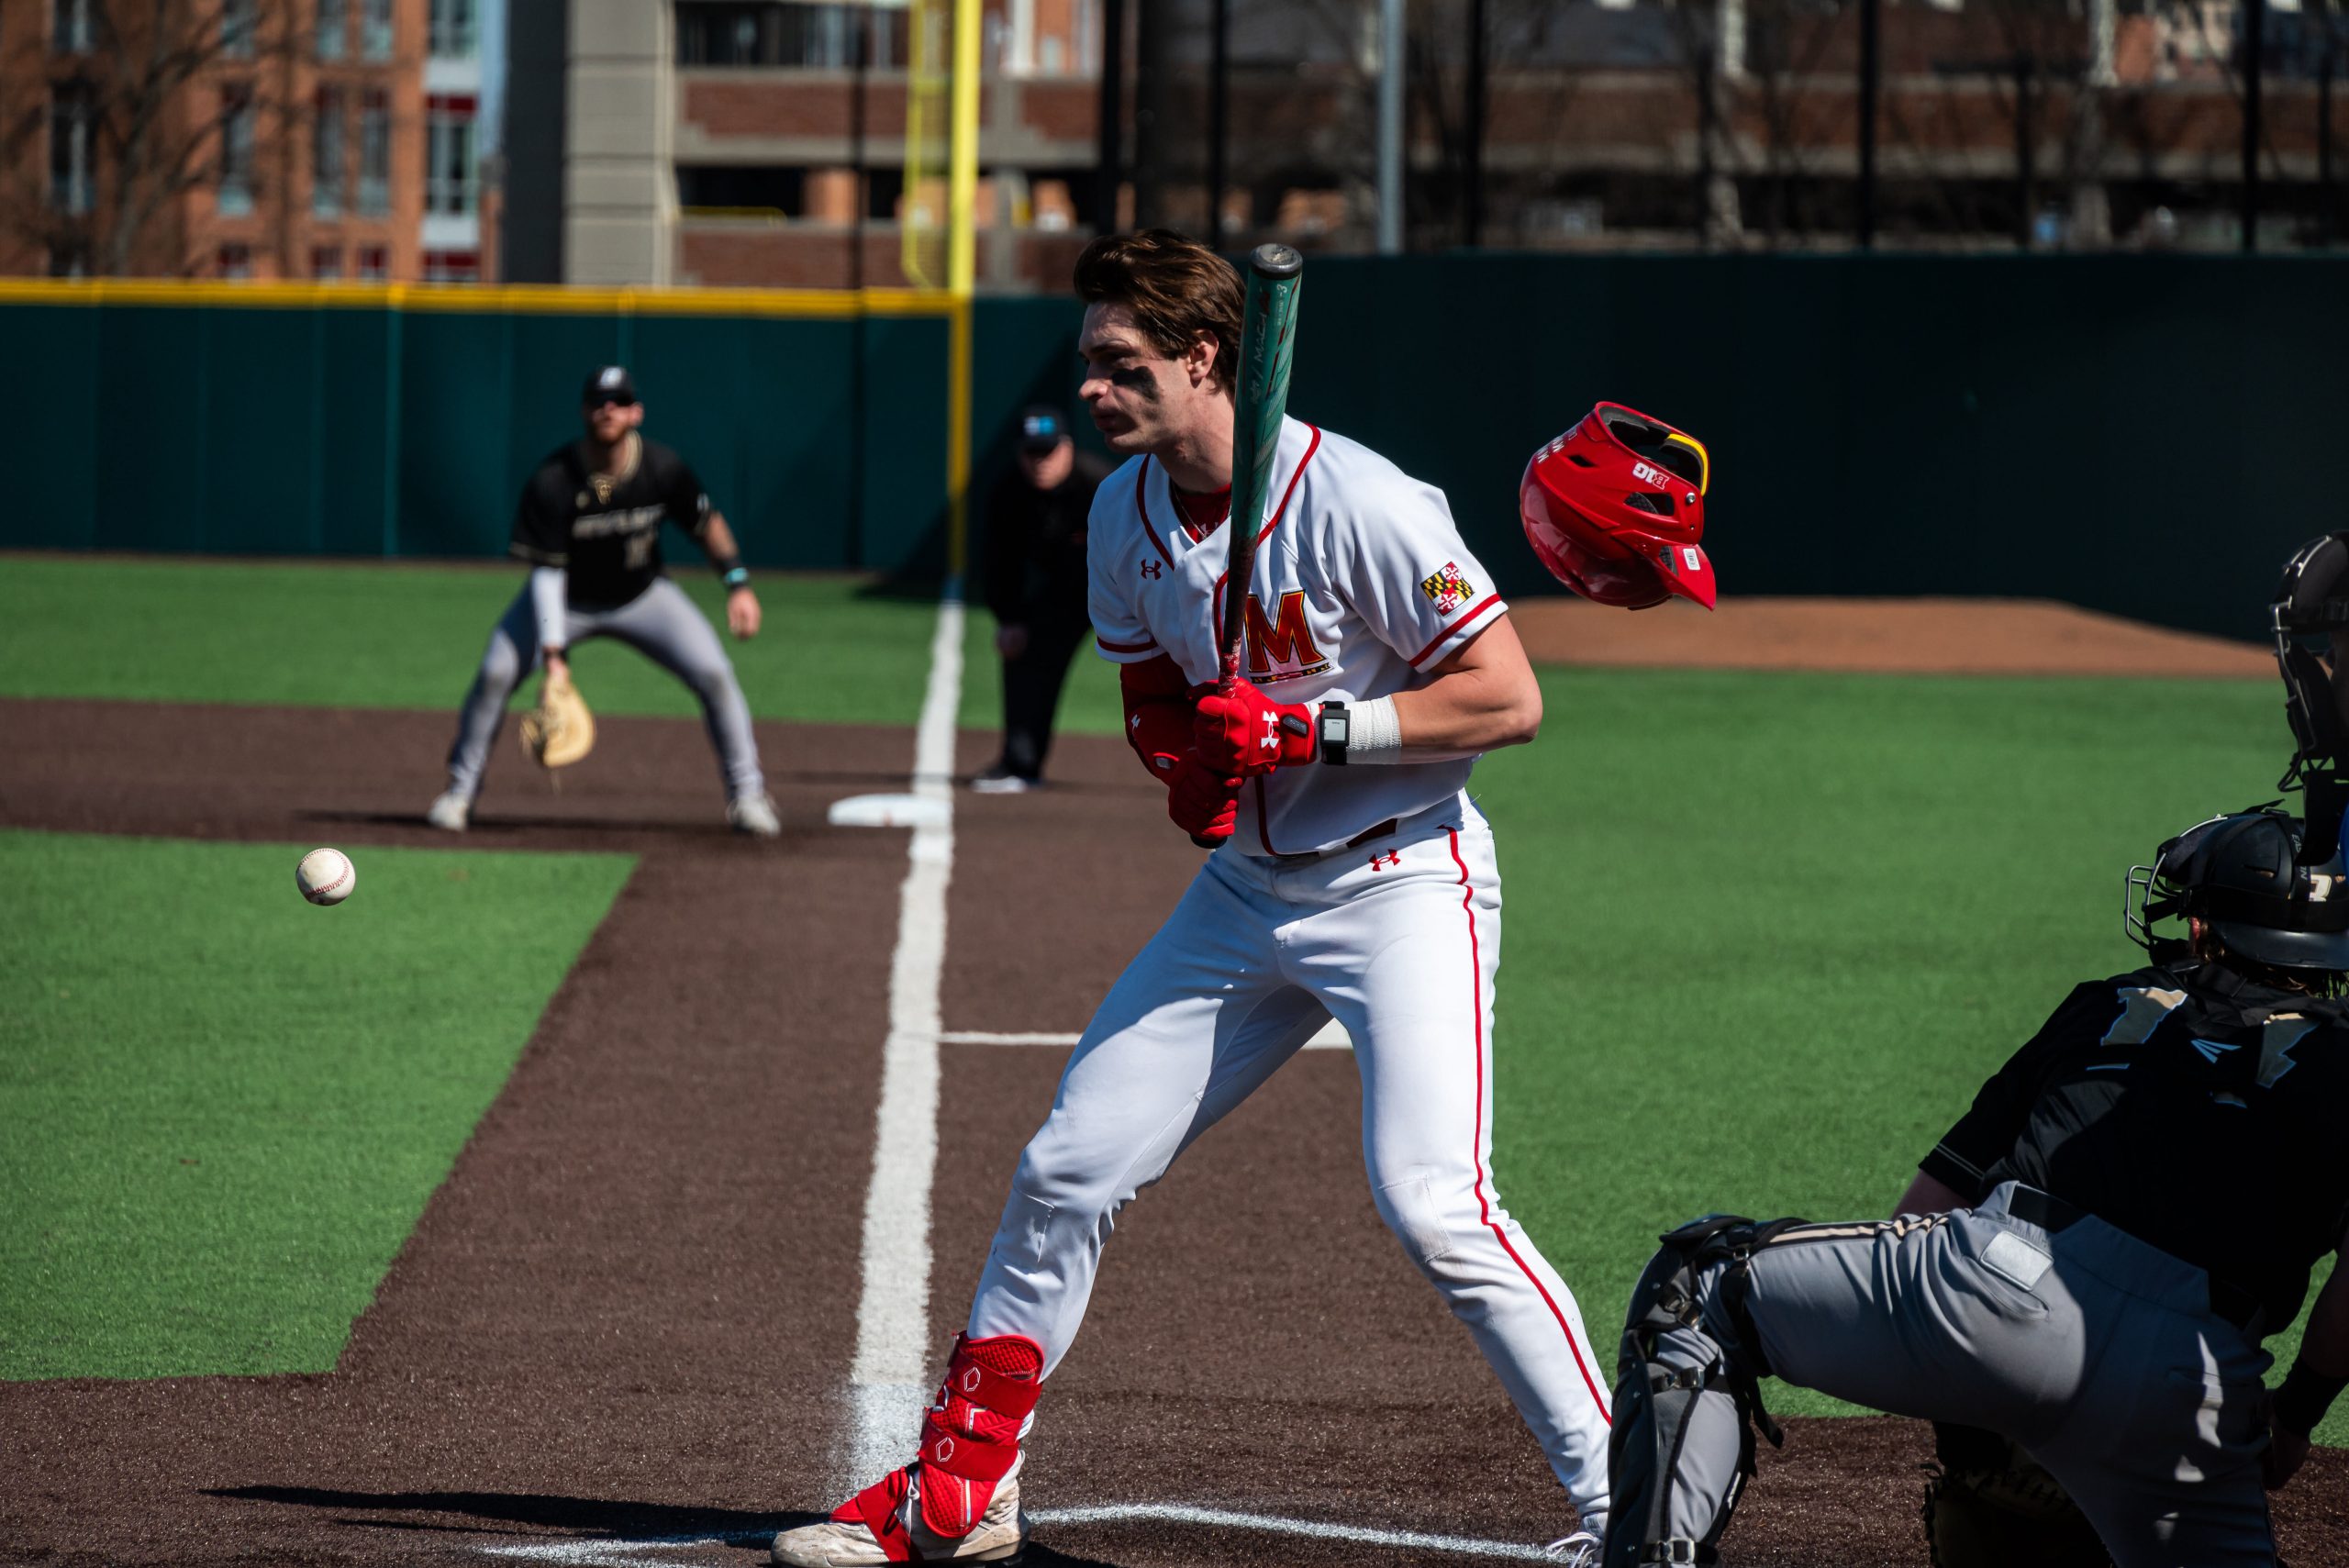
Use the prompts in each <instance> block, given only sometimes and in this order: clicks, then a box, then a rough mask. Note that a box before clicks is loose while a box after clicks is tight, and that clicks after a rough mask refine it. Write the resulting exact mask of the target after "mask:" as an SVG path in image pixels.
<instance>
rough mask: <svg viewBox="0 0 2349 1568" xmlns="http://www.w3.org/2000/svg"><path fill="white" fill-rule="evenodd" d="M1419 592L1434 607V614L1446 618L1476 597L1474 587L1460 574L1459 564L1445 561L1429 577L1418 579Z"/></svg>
mask: <svg viewBox="0 0 2349 1568" xmlns="http://www.w3.org/2000/svg"><path fill="white" fill-rule="evenodd" d="M1419 592H1420V593H1422V594H1425V595H1427V596H1428V602H1429V603H1431V604H1432V605H1434V606H1435V613H1436V614H1438V615H1440V616H1448V615H1450V614H1451V613H1452V612H1453V611H1454V610H1456V609H1458V608H1459V607H1460V606H1463V605H1464V604H1466V603H1467V602H1468V601H1469V600H1470V599H1473V598H1475V596H1476V585H1475V584H1473V583H1471V582H1469V581H1468V579H1467V578H1465V577H1463V576H1462V575H1461V574H1460V563H1459V562H1456V561H1447V562H1444V563H1443V566H1442V569H1441V570H1440V571H1438V572H1436V573H1433V574H1432V575H1431V576H1427V577H1422V578H1420V579H1419Z"/></svg>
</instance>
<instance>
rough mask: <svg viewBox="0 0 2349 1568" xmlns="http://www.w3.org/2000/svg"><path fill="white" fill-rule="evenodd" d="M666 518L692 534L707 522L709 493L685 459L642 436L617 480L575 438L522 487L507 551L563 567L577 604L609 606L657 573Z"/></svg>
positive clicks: (620, 602)
mask: <svg viewBox="0 0 2349 1568" xmlns="http://www.w3.org/2000/svg"><path fill="white" fill-rule="evenodd" d="M600 484H609V485H610V489H609V491H608V492H607V491H605V490H603V489H601V488H599V485H600ZM664 517H665V518H667V519H668V520H669V521H671V522H673V523H675V524H676V525H677V526H678V527H680V528H685V529H686V530H687V531H688V532H690V533H691V534H692V535H693V536H694V537H695V538H696V539H699V538H700V537H701V536H702V531H703V529H705V528H707V527H708V526H709V497H708V495H706V494H704V492H703V490H702V487H701V481H700V480H698V479H696V478H695V477H694V471H693V470H692V469H690V468H688V467H686V466H685V459H683V458H681V457H679V456H678V455H677V454H676V453H675V452H674V451H671V450H669V449H668V448H667V447H664V446H662V444H661V443H660V442H658V441H645V440H640V443H639V447H638V451H637V460H636V467H635V468H634V469H632V470H630V471H629V473H624V474H622V475H621V476H620V477H619V479H618V481H617V482H614V481H608V480H606V479H605V478H604V477H603V476H602V475H599V474H596V473H595V464H594V459H593V456H592V454H591V453H590V451H589V450H588V446H587V443H586V442H585V441H584V440H581V441H573V442H572V443H571V444H570V445H569V446H566V447H563V448H562V449H560V450H557V451H556V452H554V453H553V455H551V456H550V457H549V458H548V459H547V460H546V462H542V463H540V465H539V470H538V472H537V473H533V474H532V475H530V483H529V484H526V485H524V486H523V487H522V504H521V506H519V507H518V509H517V510H516V512H515V514H514V542H513V545H512V546H511V551H512V553H513V554H515V555H518V556H519V557H520V558H521V559H523V560H524V561H527V562H529V563H530V564H531V565H533V566H560V567H562V568H563V569H564V570H565V572H566V573H568V576H569V582H568V584H567V587H568V590H569V597H570V601H571V603H573V604H574V605H577V606H580V607H581V608H582V609H599V610H607V609H613V608H616V607H618V606H621V605H625V604H627V603H628V602H629V600H630V599H633V598H635V597H636V596H637V595H639V594H641V593H643V592H644V590H646V589H647V588H650V587H651V586H652V582H653V579H654V578H656V577H658V576H660V575H661V522H662V518H664Z"/></svg>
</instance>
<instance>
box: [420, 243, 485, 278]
mask: <svg viewBox="0 0 2349 1568" xmlns="http://www.w3.org/2000/svg"><path fill="white" fill-rule="evenodd" d="M424 281H425V282H426V283H428V284H477V283H479V282H481V253H480V252H479V251H477V250H427V251H426V252H425V253H424Z"/></svg>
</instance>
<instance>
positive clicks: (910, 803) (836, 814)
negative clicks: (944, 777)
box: [824, 795, 952, 828]
mask: <svg viewBox="0 0 2349 1568" xmlns="http://www.w3.org/2000/svg"><path fill="white" fill-rule="evenodd" d="M951 819H952V806H950V805H949V804H948V803H947V802H945V801H942V800H933V799H931V798H930V796H928V795H850V796H849V797H848V798H847V799H845V800H836V801H834V802H832V805H831V809H830V810H829V811H827V812H826V813H825V814H824V820H825V821H827V822H829V823H830V824H831V825H832V826H833V827H835V828H943V827H945V826H946V824H947V823H948V821H949V820H951Z"/></svg>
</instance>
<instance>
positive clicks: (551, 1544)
mask: <svg viewBox="0 0 2349 1568" xmlns="http://www.w3.org/2000/svg"><path fill="white" fill-rule="evenodd" d="M1028 1517H1029V1518H1030V1520H1031V1521H1033V1522H1034V1523H1036V1524H1038V1525H1044V1526H1051V1525H1117V1524H1175V1525H1199V1526H1204V1527H1206V1528H1208V1529H1244V1530H1256V1531H1259V1532H1261V1533H1264V1534H1266V1535H1289V1536H1297V1537H1300V1538H1302V1539H1305V1540H1329V1541H1337V1542H1340V1543H1341V1544H1343V1545H1347V1546H1368V1547H1383V1548H1386V1549H1387V1550H1389V1551H1441V1552H1446V1553H1449V1554H1450V1555H1453V1556H1455V1557H1494V1558H1500V1559H1503V1560H1505V1561H1508V1562H1543V1561H1546V1559H1547V1554H1546V1553H1545V1552H1544V1551H1542V1548H1540V1547H1538V1546H1535V1545H1532V1544H1531V1542H1527V1541H1520V1540H1483V1539H1481V1538H1479V1537H1476V1536H1472V1535H1433V1534H1430V1533H1428V1532H1426V1531H1423V1530H1410V1529H1375V1528H1373V1527H1371V1526H1368V1525H1340V1524H1330V1523H1328V1522H1327V1521H1325V1520H1321V1519H1293V1518H1286V1517H1284V1516H1282V1515H1279V1514H1249V1513H1241V1512H1240V1511H1238V1510H1237V1509H1232V1508H1196V1507H1190V1506H1189V1505H1187V1504H1183V1503H1111V1504H1107V1505H1104V1506H1102V1507H1088V1508H1038V1509H1036V1510H1034V1511H1033V1512H1031V1513H1030V1515H1029V1516H1028ZM773 1534H774V1531H772V1530H734V1531H729V1532H728V1533H727V1534H724V1535H698V1536H662V1537H659V1538H656V1539H653V1540H549V1541H526V1542H517V1543H513V1544H507V1545H498V1546H485V1547H484V1548H482V1550H483V1551H485V1552H487V1553H488V1554H489V1555H491V1556H493V1557H511V1558H519V1559H522V1560H524V1561H526V1562H560V1563H567V1564H579V1565H582V1568H698V1565H697V1564H695V1563H693V1562H689V1561H686V1560H684V1559H662V1558H658V1557H654V1556H651V1555H650V1553H652V1552H657V1551H663V1550H666V1549H670V1548H675V1547H691V1546H742V1545H746V1544H748V1543H750V1542H752V1541H758V1540H766V1539H768V1538H769V1537H770V1536H772V1535H773Z"/></svg>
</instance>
